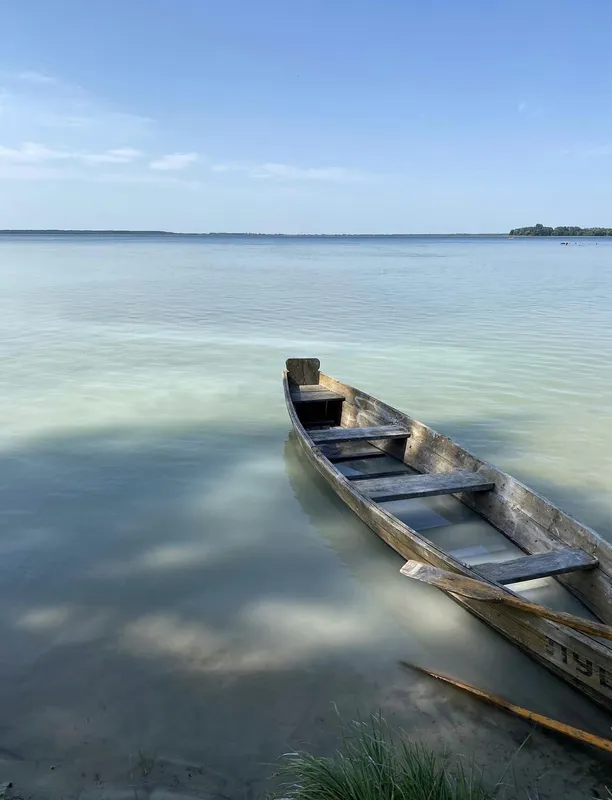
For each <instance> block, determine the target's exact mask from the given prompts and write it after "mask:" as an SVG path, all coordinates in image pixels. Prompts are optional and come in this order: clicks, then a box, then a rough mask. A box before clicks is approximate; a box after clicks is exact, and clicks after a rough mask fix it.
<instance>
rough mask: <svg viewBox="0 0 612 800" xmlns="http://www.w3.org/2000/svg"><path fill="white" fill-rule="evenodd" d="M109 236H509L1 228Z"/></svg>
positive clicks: (9, 231) (6, 231)
mask: <svg viewBox="0 0 612 800" xmlns="http://www.w3.org/2000/svg"><path fill="white" fill-rule="evenodd" d="M16 233H17V234H19V233H25V234H67V233H77V234H98V235H99V234H109V235H111V234H112V235H118V234H119V235H132V236H134V235H149V236H150V235H156V236H286V237H294V238H296V237H301V238H306V237H323V238H340V237H351V236H354V237H372V238H374V237H384V236H388V237H395V238H399V237H409V236H508V235H509V234H508V233H469V232H455V233H262V232H257V231H165V230H131V229H129V228H126V229H123V228H118V229H113V228H100V229H98V228H1V229H0V235H3V234H16Z"/></svg>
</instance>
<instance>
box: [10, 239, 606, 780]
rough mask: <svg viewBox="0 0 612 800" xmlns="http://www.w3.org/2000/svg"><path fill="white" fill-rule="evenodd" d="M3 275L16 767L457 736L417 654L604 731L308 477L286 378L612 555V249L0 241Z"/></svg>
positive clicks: (432, 242) (467, 242)
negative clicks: (316, 389)
mask: <svg viewBox="0 0 612 800" xmlns="http://www.w3.org/2000/svg"><path fill="white" fill-rule="evenodd" d="M0 275H1V277H2V287H3V291H2V294H1V296H0V355H1V357H2V372H1V375H0V380H1V381H2V392H1V394H0V413H1V414H2V419H3V421H4V425H3V427H2V431H1V434H0V437H1V438H0V442H1V451H0V525H1V527H0V555H1V559H0V601H1V602H0V609H1V610H0V634H1V636H2V643H3V646H2V653H1V655H0V701H1V706H2V708H3V726H4V727H3V728H2V729H0V734H1V735H0V756H1V755H2V752H3V748H4V750H5V751H6V752H10V753H16V754H17V755H19V756H20V757H21V758H23V759H26V760H30V761H36V759H38V760H39V761H40V759H43V760H44V759H45V758H47V757H49V758H55V759H67V760H72V761H73V762H74V763H78V764H79V765H81V766H82V767H83V770H84V771H87V770H90V771H92V770H94V767H93V766H92V765H93V764H94V762H95V763H96V764H98V766H97V767H96V769H105V770H106V771H107V772H108V773H112V774H113V775H115V773H116V772H117V769H118V768H117V767H116V762H117V759H118V758H119V757H120V754H121V753H127V752H129V753H135V752H137V751H138V749H140V748H142V747H145V746H152V747H155V748H156V750H158V751H161V752H162V754H164V757H167V758H168V759H169V760H170V761H172V759H174V761H173V763H174V762H176V763H179V762H180V763H183V762H186V760H187V761H189V759H190V758H191V759H192V760H193V759H195V758H196V755H195V754H198V755H197V758H204V759H205V760H206V761H207V763H208V764H209V765H210V764H212V765H213V766H214V769H213V768H212V767H211V769H212V771H213V772H214V771H215V770H216V772H218V773H219V774H222V775H226V774H228V773H233V772H235V770H236V766H235V765H236V762H237V761H239V762H240V763H241V764H243V765H244V764H246V766H243V769H242V773H241V780H242V781H243V782H244V781H248V780H249V779H250V778H249V776H252V775H253V774H255V773H256V772H257V770H256V769H255V767H254V766H253V765H254V764H260V763H261V762H262V761H268V762H269V761H270V760H272V759H273V758H275V757H276V756H277V755H278V754H280V753H281V752H284V751H286V750H287V749H288V748H290V747H296V746H298V744H299V743H300V742H301V741H304V739H310V738H313V737H314V738H315V739H316V738H317V736H318V737H319V738H320V736H322V735H323V734H321V733H320V730H321V728H322V726H323V727H324V722H325V724H327V723H328V722H329V719H330V715H331V711H330V708H331V705H330V704H331V701H336V702H338V704H339V707H340V708H341V709H342V711H343V713H344V714H345V715H346V714H351V713H353V712H354V710H355V709H359V708H361V709H363V708H366V709H367V708H371V707H373V704H374V707H379V706H382V707H384V708H385V709H386V710H387V711H388V712H389V714H390V715H391V716H394V715H395V716H396V717H397V719H398V720H399V721H400V722H402V723H403V724H408V723H407V721H408V722H409V723H410V724H412V723H414V724H415V725H416V726H417V728H418V729H419V730H420V731H421V732H423V731H426V732H427V731H430V728H428V725H427V724H425V722H424V720H425V719H427V720H433V721H434V723H435V729H436V731H437V732H438V733H439V732H440V731H441V732H442V735H446V734H448V735H449V736H450V735H451V734H452V731H451V728H452V726H450V724H449V721H448V715H447V711H445V710H444V708H445V706H444V705H442V706H440V705H439V703H440V702H442V701H441V700H438V699H436V698H437V694H436V693H443V690H442V689H441V688H439V687H436V689H435V691H433V690H432V693H430V694H429V695H428V696H427V703H425V701H423V699H422V696H421V695H419V696H418V697H417V699H415V697H414V696H412V697H411V700H410V702H409V703H407V702H404V701H402V703H400V702H399V701H398V699H397V698H398V692H400V694H401V692H403V691H404V688H403V687H404V686H405V685H409V686H413V685H415V684H414V682H415V680H417V679H416V678H415V677H414V676H413V675H411V674H408V673H407V672H406V671H404V672H403V673H402V672H401V671H399V670H398V668H397V664H398V663H399V661H400V660H407V661H412V662H417V663H420V664H422V665H425V666H428V667H430V668H432V669H436V670H439V671H443V672H447V673H450V674H453V675H455V676H456V677H458V678H460V679H463V680H466V681H469V682H472V683H476V684H477V685H479V686H481V687H483V688H487V689H489V690H491V691H494V692H496V693H498V694H503V695H504V696H506V697H508V698H509V699H511V700H512V701H514V702H516V703H519V704H522V705H526V706H528V707H530V708H532V709H534V710H537V711H541V712H543V713H546V714H549V715H551V716H556V717H558V718H563V719H565V720H566V721H568V722H571V723H573V724H578V725H582V726H583V727H589V728H590V729H591V730H595V731H596V732H600V733H603V734H604V735H608V734H609V732H610V721H609V719H607V718H606V717H605V715H603V714H600V713H599V712H596V711H595V710H594V709H593V707H592V706H591V705H590V704H589V703H588V702H587V701H585V700H583V699H582V698H581V697H580V696H579V695H577V694H576V693H575V692H573V691H572V690H571V689H569V688H568V687H566V686H565V685H564V684H562V683H561V682H560V681H558V680H557V679H555V678H553V677H552V676H550V675H549V674H548V673H547V672H546V671H545V670H543V669H542V668H540V667H538V666H536V665H535V664H534V663H532V662H531V661H530V660H529V659H528V658H526V657H524V656H523V655H522V654H521V653H519V652H518V651H517V650H516V649H515V648H513V647H512V646H511V645H509V644H507V643H505V642H504V641H503V640H502V639H501V638H500V637H499V636H498V635H497V634H495V633H493V632H492V631H489V630H488V629H487V628H486V627H485V626H484V625H482V624H481V623H480V622H478V621H477V620H475V619H474V618H472V617H471V616H470V615H468V614H467V613H466V612H464V611H462V610H461V609H460V608H459V607H458V606H457V605H455V604H454V603H452V602H451V601H450V600H448V599H447V598H445V597H443V596H442V595H440V593H438V592H436V591H435V590H430V588H429V587H425V586H421V585H416V584H413V583H411V582H410V581H408V580H407V579H405V578H402V577H401V576H400V575H399V567H400V566H401V563H402V562H401V559H398V557H397V556H396V555H395V554H394V553H393V552H392V551H390V549H389V548H387V547H386V546H385V545H384V544H382V542H380V541H379V540H378V539H377V538H376V537H375V536H374V535H373V534H372V533H371V532H370V531H368V530H367V529H366V528H365V527H364V526H363V525H361V523H360V522H359V521H358V520H357V519H356V518H355V517H354V516H353V515H352V514H351V513H350V512H349V511H348V510H347V509H346V508H345V507H344V506H343V504H342V503H341V502H340V501H338V500H337V498H335V497H334V495H333V494H332V493H331V492H330V491H329V489H328V488H327V487H326V486H325V485H324V484H322V483H321V481H320V480H319V479H318V478H317V477H316V476H315V475H313V474H312V473H311V472H310V471H309V470H308V468H307V467H306V466H305V465H304V464H303V463H302V462H301V461H300V460H299V459H298V457H297V453H296V451H295V447H294V444H293V443H292V439H291V437H289V435H288V434H289V422H288V418H287V414H286V411H285V409H284V402H283V398H282V391H281V385H280V376H281V371H282V368H283V364H284V361H285V359H286V358H287V357H288V356H303V355H314V356H318V357H319V358H320V359H321V361H322V366H323V369H324V370H325V371H326V372H328V373H329V374H332V375H334V376H336V377H338V378H339V379H340V380H343V381H345V382H347V383H350V384H353V385H357V386H359V387H361V388H363V389H365V390H366V391H368V392H370V393H371V394H374V395H377V396H380V397H381V398H382V399H384V400H385V401H386V402H388V403H390V404H392V405H395V406H398V407H399V408H402V409H405V410H406V411H407V412H408V413H409V414H410V415H411V416H413V417H416V418H419V419H422V420H423V421H425V422H427V423H428V424H430V425H432V426H433V427H435V428H436V429H438V430H441V431H443V432H444V433H445V434H447V435H449V436H451V437H452V438H454V439H456V440H458V441H459V442H461V443H462V444H464V445H465V446H467V447H468V448H470V449H472V450H474V451H475V452H476V453H477V454H478V455H480V456H482V457H484V458H486V459H488V460H491V461H494V462H495V463H496V464H498V465H499V466H501V467H502V468H504V469H506V470H507V471H509V472H512V473H513V474H514V475H516V476H517V477H518V478H520V479H522V480H524V481H525V482H527V483H528V484H529V485H531V486H532V487H533V488H535V489H537V490H539V491H541V492H542V493H544V494H545V495H547V496H548V497H550V498H551V499H552V500H553V501H555V502H557V503H558V504H560V505H561V506H562V507H563V508H564V509H566V510H567V511H569V512H571V513H573V514H574V515H575V516H577V517H579V518H580V520H581V521H583V522H584V523H586V524H589V525H591V526H592V527H594V528H595V529H596V530H598V531H599V532H600V533H601V534H602V535H603V536H605V537H607V538H610V539H612V493H611V492H610V488H611V485H612V378H611V376H610V370H609V363H610V355H611V353H612V311H611V309H612V243H608V242H606V241H601V242H600V243H599V244H598V245H595V243H594V242H592V241H589V242H584V243H583V244H582V246H575V247H559V245H558V243H557V242H555V241H552V240H548V241H547V240H544V241H537V240H536V241H533V240H527V241H525V240H512V241H509V240H487V239H438V238H423V239H418V238H415V239H409V240H394V239H390V240H348V241H329V240H303V239H302V240H300V239H298V240H291V239H279V240H269V239H262V240H259V239H258V240H231V239H228V240H224V241H208V240H191V239H177V240H170V241H169V240H163V239H161V240H160V239H134V240H132V239H130V240H128V241H126V240H120V239H106V240H100V239H98V240H88V241H82V240H75V239H73V238H71V237H65V238H44V237H40V238H36V239H29V240H24V239H19V238H2V239H1V240H0ZM423 524H424V525H426V524H427V522H426V521H425V522H424V523H423ZM438 530H439V532H440V531H441V530H442V529H438ZM439 535H442V536H444V535H445V534H444V532H443V531H442V533H441V534H440V533H439ZM463 544H465V543H464V542H463V540H461V537H459V540H458V543H457V547H458V548H461V547H462V546H463ZM418 680H421V681H422V680H424V679H418ZM422 685H424V684H419V686H422ZM398 687H402V688H401V689H400V688H398ZM423 691H425V690H423ZM445 696H446V695H445ZM419 697H420V698H421V699H420V700H419ZM463 702H464V703H466V702H471V701H467V700H464V701H463ZM425 705H426V706H427V708H426V709H425ZM220 731H221V733H220ZM314 731H319V733H313V732H314ZM430 732H431V731H430ZM438 733H436V734H435V735H438ZM431 735H432V736H433V735H434V734H433V733H432V734H431ZM84 742H86V744H84ZM88 748H89V749H88ZM94 750H95V753H96V755H95V756H93V755H92V752H93V751H94ZM202 753H204V754H205V755H204V756H202ZM96 759H97V760H96ZM98 762H100V763H102V765H103V766H100V763H98ZM113 770H115V772H113ZM249 770H251V771H249ZM119 772H120V770H119ZM88 774H89V773H88ZM215 774H216V773H215ZM258 774H259V773H258ZM219 780H220V781H221V779H219ZM227 780H228V781H229V780H230V779H229V778H227ZM223 785H225V784H223ZM228 791H229V790H228ZM232 791H233V790H232ZM232 791H230V792H229V793H230V795H231V794H232Z"/></svg>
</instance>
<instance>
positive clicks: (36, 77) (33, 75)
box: [17, 69, 57, 84]
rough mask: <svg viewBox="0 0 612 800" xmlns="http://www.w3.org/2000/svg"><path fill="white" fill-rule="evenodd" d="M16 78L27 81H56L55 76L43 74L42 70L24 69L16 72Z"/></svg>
mask: <svg viewBox="0 0 612 800" xmlns="http://www.w3.org/2000/svg"><path fill="white" fill-rule="evenodd" d="M17 78H18V80H20V81H27V82H28V83H38V84H44V83H47V84H49V83H57V80H56V79H55V78H52V77H51V75H45V73H44V72H36V70H30V69H28V70H25V71H24V72H20V73H18V74H17Z"/></svg>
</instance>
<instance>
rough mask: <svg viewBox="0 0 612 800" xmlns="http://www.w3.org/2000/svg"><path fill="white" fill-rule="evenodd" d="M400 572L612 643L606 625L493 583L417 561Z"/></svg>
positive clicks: (611, 636) (411, 562) (407, 562)
mask: <svg viewBox="0 0 612 800" xmlns="http://www.w3.org/2000/svg"><path fill="white" fill-rule="evenodd" d="M400 572H401V573H402V575H407V576H408V577H409V578H414V579H415V580H417V581H422V582H423V583H429V584H430V585H431V586H437V587H438V589H443V590H444V591H445V592H451V593H452V594H458V595H461V596H462V597H469V598H470V599H472V600H483V601H485V602H493V603H504V604H505V605H507V606H512V607H513V608H517V609H519V611H524V612H525V613H527V614H531V615H532V616H534V617H542V618H543V619H549V620H551V621H552V622H558V623H559V624H560V625H565V626H567V627H568V628H573V629H574V630H575V631H581V632H582V633H587V634H589V635H590V636H600V637H601V638H602V639H611V640H612V627H610V626H609V625H602V624H601V623H600V622H591V621H590V620H587V619H583V618H582V617H578V616H576V615H575V614H568V613H567V612H565V611H552V610H551V609H550V608H546V606H541V605H538V604H537V603H532V602H531V601H529V600H523V598H522V597H517V596H516V595H514V594H511V593H510V592H506V591H504V590H503V589H501V588H500V587H498V586H495V585H494V584H492V583H486V582H485V581H477V580H474V579H473V578H466V577H464V576H463V575H457V574H456V573H455V572H448V571H447V570H444V569H439V568H438V567H433V566H431V565H430V564H422V563H421V562H420V561H406V563H405V564H404V566H403V567H402V568H401V570H400Z"/></svg>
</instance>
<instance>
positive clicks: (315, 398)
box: [291, 384, 344, 403]
mask: <svg viewBox="0 0 612 800" xmlns="http://www.w3.org/2000/svg"><path fill="white" fill-rule="evenodd" d="M291 399H292V400H293V402H294V403H324V402H327V401H329V400H344V397H343V395H341V394H338V393H337V392H330V391H329V389H324V388H323V387H322V386H319V385H314V386H313V385H312V384H309V385H308V386H294V387H293V388H292V389H291Z"/></svg>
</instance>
